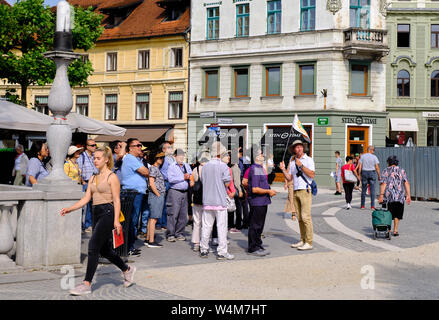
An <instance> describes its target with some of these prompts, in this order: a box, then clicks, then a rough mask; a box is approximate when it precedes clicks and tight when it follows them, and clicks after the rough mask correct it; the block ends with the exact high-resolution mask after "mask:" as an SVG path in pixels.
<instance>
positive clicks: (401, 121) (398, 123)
mask: <svg viewBox="0 0 439 320" xmlns="http://www.w3.org/2000/svg"><path fill="white" fill-rule="evenodd" d="M390 128H391V131H416V132H417V131H419V129H418V121H417V120H416V119H414V118H391V119H390Z"/></svg>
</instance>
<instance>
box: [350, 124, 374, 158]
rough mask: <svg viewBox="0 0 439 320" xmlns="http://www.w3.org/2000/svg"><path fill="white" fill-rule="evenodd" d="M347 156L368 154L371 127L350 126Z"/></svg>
mask: <svg viewBox="0 0 439 320" xmlns="http://www.w3.org/2000/svg"><path fill="white" fill-rule="evenodd" d="M346 138H347V155H355V154H356V153H360V154H361V153H366V152H367V146H368V145H369V127H356V126H355V127H354V126H348V132H347V137H346Z"/></svg>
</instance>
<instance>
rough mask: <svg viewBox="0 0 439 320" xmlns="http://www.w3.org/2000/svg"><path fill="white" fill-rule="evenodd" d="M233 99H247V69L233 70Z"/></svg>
mask: <svg viewBox="0 0 439 320" xmlns="http://www.w3.org/2000/svg"><path fill="white" fill-rule="evenodd" d="M234 71H235V79H234V81H235V97H248V80H249V77H248V68H235V70H234Z"/></svg>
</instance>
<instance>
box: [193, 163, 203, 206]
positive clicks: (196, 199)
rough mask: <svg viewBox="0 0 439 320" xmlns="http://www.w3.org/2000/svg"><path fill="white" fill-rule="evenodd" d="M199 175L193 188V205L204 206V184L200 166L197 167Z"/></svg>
mask: <svg viewBox="0 0 439 320" xmlns="http://www.w3.org/2000/svg"><path fill="white" fill-rule="evenodd" d="M196 169H197V173H198V180H197V181H195V183H194V186H193V187H192V203H193V204H199V205H202V204H203V183H202V182H201V175H200V165H198V166H197V167H196Z"/></svg>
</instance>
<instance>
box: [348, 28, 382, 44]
mask: <svg viewBox="0 0 439 320" xmlns="http://www.w3.org/2000/svg"><path fill="white" fill-rule="evenodd" d="M344 41H345V45H357V44H360V45H364V44H367V45H380V46H387V31H386V30H376V29H361V28H349V29H347V30H345V31H344Z"/></svg>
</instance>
